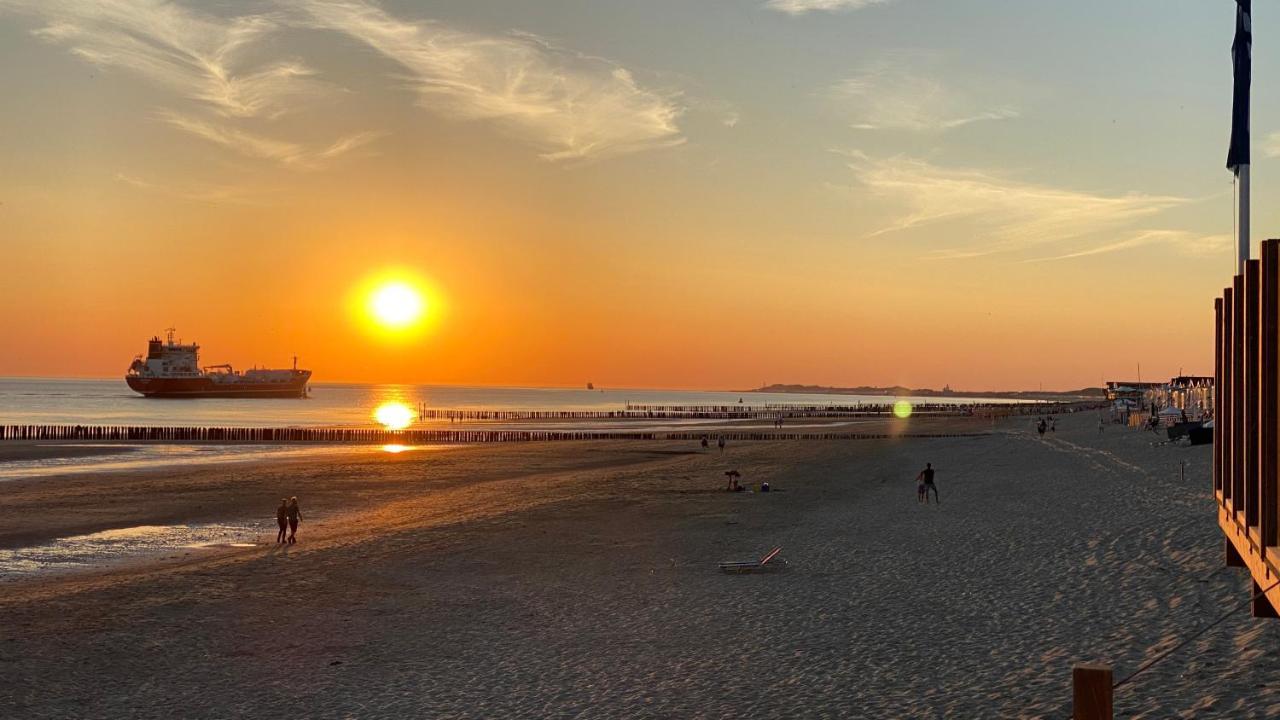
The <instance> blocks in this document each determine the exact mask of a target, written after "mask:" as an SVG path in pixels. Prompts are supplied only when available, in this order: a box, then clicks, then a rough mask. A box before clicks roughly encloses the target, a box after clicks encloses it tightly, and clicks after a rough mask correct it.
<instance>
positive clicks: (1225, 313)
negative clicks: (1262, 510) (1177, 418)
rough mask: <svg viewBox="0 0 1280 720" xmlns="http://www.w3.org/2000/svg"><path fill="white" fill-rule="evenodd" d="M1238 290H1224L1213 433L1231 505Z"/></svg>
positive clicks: (1224, 495) (1225, 497) (1226, 498)
mask: <svg viewBox="0 0 1280 720" xmlns="http://www.w3.org/2000/svg"><path fill="white" fill-rule="evenodd" d="M1235 301H1236V291H1235V288H1227V289H1226V290H1223V291H1222V387H1221V388H1219V390H1221V394H1222V398H1221V402H1222V413H1221V414H1220V415H1218V417H1217V418H1215V419H1214V421H1213V424H1214V427H1213V434H1214V437H1219V438H1220V441H1221V443H1222V500H1223V504H1225V505H1228V506H1230V505H1231V504H1232V502H1233V501H1232V498H1231V490H1232V483H1231V476H1232V474H1233V472H1234V471H1233V470H1232V468H1233V467H1234V466H1235V462H1234V457H1235V439H1234V438H1233V437H1232V432H1231V429H1232V428H1231V421H1232V420H1233V419H1234V418H1235V408H1233V407H1232V405H1233V404H1234V401H1235V389H1234V388H1232V387H1231V385H1232V379H1233V378H1234V377H1235V357H1234V355H1235V346H1236V343H1235V332H1234V331H1235V315H1236V313H1235V305H1236V302H1235Z"/></svg>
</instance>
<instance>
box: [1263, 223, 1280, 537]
mask: <svg viewBox="0 0 1280 720" xmlns="http://www.w3.org/2000/svg"><path fill="white" fill-rule="evenodd" d="M1261 292H1262V300H1261V304H1262V308H1261V315H1262V334H1261V338H1260V340H1259V342H1260V343H1261V359H1260V361H1259V362H1260V367H1259V378H1258V393H1259V396H1260V397H1259V401H1260V403H1261V409H1260V415H1261V422H1260V425H1259V428H1258V432H1259V437H1260V438H1261V444H1260V448H1259V452H1260V457H1259V462H1258V473H1259V475H1258V483H1259V488H1258V510H1259V517H1258V529H1259V535H1260V536H1261V539H1262V544H1263V546H1274V545H1280V534H1278V533H1277V529H1278V528H1277V517H1278V515H1280V513H1278V511H1280V507H1278V503H1280V240H1267V241H1265V242H1263V243H1262V284H1261Z"/></svg>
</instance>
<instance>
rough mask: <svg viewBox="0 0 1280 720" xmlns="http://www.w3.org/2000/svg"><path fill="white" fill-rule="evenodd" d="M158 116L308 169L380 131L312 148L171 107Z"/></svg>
mask: <svg viewBox="0 0 1280 720" xmlns="http://www.w3.org/2000/svg"><path fill="white" fill-rule="evenodd" d="M157 117H158V118H159V119H160V120H162V121H164V122H166V123H168V124H169V125H172V126H173V127H176V128H178V129H180V130H183V131H185V132H187V133H190V134H192V135H194V136H196V137H198V138H201V139H203V140H207V141H209V142H211V143H214V144H215V145H221V146H223V147H225V148H228V149H230V150H233V151H235V152H237V153H240V154H241V155H244V156H246V157H251V158H258V159H263V160H273V161H275V162H278V163H280V164H282V165H288V166H293V167H297V168H303V169H310V170H313V169H316V168H318V167H320V166H321V165H322V163H323V161H326V160H331V159H333V158H336V157H339V156H341V155H344V154H346V153H348V152H350V151H352V150H355V149H357V148H359V147H361V146H363V145H367V144H369V143H370V142H372V141H373V140H375V139H377V138H378V137H379V136H380V135H381V133H376V132H360V133H354V134H352V135H348V136H346V137H343V138H340V139H339V140H337V141H336V142H333V143H331V144H329V145H326V146H324V147H320V148H314V147H310V146H308V145H305V144H302V143H296V142H291V141H287V140H279V139H276V138H271V137H267V136H264V135H259V134H257V133H253V132H250V131H248V130H244V129H241V128H239V127H236V126H233V125H228V124H225V123H218V122H213V121H210V120H206V119H203V118H200V117H194V116H190V115H183V114H181V113H176V112H172V111H162V112H160V113H157Z"/></svg>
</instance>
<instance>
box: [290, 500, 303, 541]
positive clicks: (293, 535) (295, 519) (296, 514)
mask: <svg viewBox="0 0 1280 720" xmlns="http://www.w3.org/2000/svg"><path fill="white" fill-rule="evenodd" d="M288 515H289V544H290V545H292V544H293V543H296V542H298V523H299V522H300V521H301V520H302V510H300V509H298V498H297V497H291V498H289V512H288Z"/></svg>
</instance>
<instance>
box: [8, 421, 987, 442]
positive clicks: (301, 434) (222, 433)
mask: <svg viewBox="0 0 1280 720" xmlns="http://www.w3.org/2000/svg"><path fill="white" fill-rule="evenodd" d="M985 434H987V433H964V432H955V433H851V432H769V431H759V432H749V431H735V432H712V433H706V432H633V431H611V430H380V429H376V428H235V427H153V426H132V425H129V426H126V425H3V426H0V440H47V441H54V440H91V441H118V442H130V441H132V442H207V443H352V444H368V445H383V444H392V443H399V444H414V445H418V444H421V445H431V444H454V443H502V442H548V441H566V440H689V441H696V440H700V439H702V438H704V437H708V436H709V435H710V436H714V437H723V438H724V439H725V440H738V441H747V440H877V439H888V438H901V437H913V438H948V437H977V436H981V435H985Z"/></svg>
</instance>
